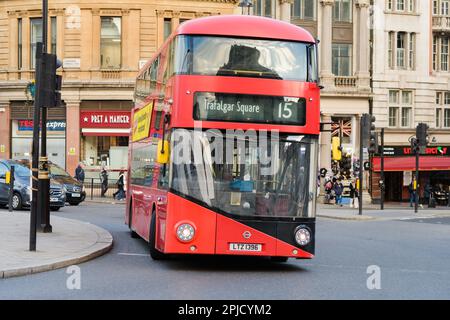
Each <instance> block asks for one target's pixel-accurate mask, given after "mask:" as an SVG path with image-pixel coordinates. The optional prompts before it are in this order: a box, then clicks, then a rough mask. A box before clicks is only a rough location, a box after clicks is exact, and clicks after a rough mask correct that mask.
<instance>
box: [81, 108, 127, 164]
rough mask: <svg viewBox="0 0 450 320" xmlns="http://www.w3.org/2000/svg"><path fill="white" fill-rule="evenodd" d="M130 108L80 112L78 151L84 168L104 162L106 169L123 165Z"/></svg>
mask: <svg viewBox="0 0 450 320" xmlns="http://www.w3.org/2000/svg"><path fill="white" fill-rule="evenodd" d="M130 119H131V112H130V111H122V110H120V111H118V110H114V111H112V110H111V111H108V110H84V111H81V112H80V128H81V155H80V159H81V160H82V161H83V162H84V163H85V165H86V167H87V169H88V171H89V169H92V170H94V171H98V170H99V169H100V168H101V167H102V166H105V167H106V168H107V169H108V170H110V171H118V170H121V169H124V168H127V163H128V137H129V134H130Z"/></svg>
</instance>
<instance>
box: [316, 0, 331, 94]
mask: <svg viewBox="0 0 450 320" xmlns="http://www.w3.org/2000/svg"><path fill="white" fill-rule="evenodd" d="M320 4H321V6H322V23H321V24H322V25H321V29H322V30H321V39H320V44H319V52H320V69H321V70H320V78H321V84H322V85H323V86H324V87H325V90H327V91H328V90H333V88H334V75H333V72H332V64H331V62H332V38H333V4H334V0H321V1H320Z"/></svg>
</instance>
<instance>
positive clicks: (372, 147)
mask: <svg viewBox="0 0 450 320" xmlns="http://www.w3.org/2000/svg"><path fill="white" fill-rule="evenodd" d="M377 152H378V136H377V133H376V132H375V131H371V132H370V141H369V153H371V154H375V153H377Z"/></svg>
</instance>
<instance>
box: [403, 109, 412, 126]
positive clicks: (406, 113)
mask: <svg viewBox="0 0 450 320" xmlns="http://www.w3.org/2000/svg"><path fill="white" fill-rule="evenodd" d="M411 110H412V108H405V107H403V108H402V127H404V128H406V127H408V128H409V127H410V126H411Z"/></svg>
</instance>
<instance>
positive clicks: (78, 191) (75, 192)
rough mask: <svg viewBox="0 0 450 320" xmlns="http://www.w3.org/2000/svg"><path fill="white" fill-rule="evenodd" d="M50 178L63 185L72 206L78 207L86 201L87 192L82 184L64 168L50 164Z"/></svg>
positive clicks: (67, 199) (67, 200)
mask: <svg viewBox="0 0 450 320" xmlns="http://www.w3.org/2000/svg"><path fill="white" fill-rule="evenodd" d="M49 168H50V177H51V178H52V179H53V180H55V181H57V182H59V183H61V184H62V185H63V186H64V188H65V192H66V202H68V203H69V204H70V205H71V206H77V205H79V204H80V203H81V202H83V201H84V199H86V192H85V191H84V186H83V184H82V183H81V182H79V181H78V180H76V179H75V178H73V177H72V176H71V175H70V174H68V173H67V172H66V171H65V170H64V169H63V168H61V167H59V166H58V165H56V164H54V163H52V162H49Z"/></svg>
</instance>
